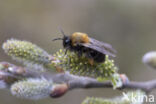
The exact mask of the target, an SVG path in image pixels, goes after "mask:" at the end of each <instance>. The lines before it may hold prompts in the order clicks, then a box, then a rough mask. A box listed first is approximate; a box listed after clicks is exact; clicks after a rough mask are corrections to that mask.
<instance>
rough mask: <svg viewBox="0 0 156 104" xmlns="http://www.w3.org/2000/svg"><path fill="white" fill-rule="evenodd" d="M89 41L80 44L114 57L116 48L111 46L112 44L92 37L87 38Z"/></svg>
mask: <svg viewBox="0 0 156 104" xmlns="http://www.w3.org/2000/svg"><path fill="white" fill-rule="evenodd" d="M89 39H90V43H81V45H82V46H85V47H88V48H91V49H94V50H96V51H98V52H101V53H103V54H107V55H109V56H112V57H115V53H116V50H115V49H113V48H112V46H111V45H110V44H108V43H104V42H101V41H98V40H95V39H93V38H89Z"/></svg>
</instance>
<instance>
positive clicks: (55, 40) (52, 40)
mask: <svg viewBox="0 0 156 104" xmlns="http://www.w3.org/2000/svg"><path fill="white" fill-rule="evenodd" d="M56 40H63V39H62V38H55V39H53V40H52V41H56Z"/></svg>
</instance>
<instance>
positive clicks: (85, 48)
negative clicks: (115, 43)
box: [53, 29, 116, 65]
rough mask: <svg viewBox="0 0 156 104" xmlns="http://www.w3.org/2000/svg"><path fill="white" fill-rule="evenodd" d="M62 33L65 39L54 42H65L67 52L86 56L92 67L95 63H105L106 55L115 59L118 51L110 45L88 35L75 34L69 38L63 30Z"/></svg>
mask: <svg viewBox="0 0 156 104" xmlns="http://www.w3.org/2000/svg"><path fill="white" fill-rule="evenodd" d="M60 31H61V33H62V35H63V38H56V39H53V41H55V40H63V47H64V48H65V49H66V51H67V50H70V51H74V52H76V53H78V55H79V56H82V55H83V54H84V55H85V57H87V58H88V59H89V63H90V64H91V65H93V63H94V61H95V62H97V63H101V62H104V61H105V56H106V55H108V56H112V57H115V53H116V50H115V49H113V48H112V46H111V45H110V44H108V43H104V42H101V41H98V40H96V39H93V38H91V37H88V35H87V34H86V33H81V32H75V33H73V34H72V35H71V36H67V35H65V33H64V32H63V30H62V29H60Z"/></svg>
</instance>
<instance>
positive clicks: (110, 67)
mask: <svg viewBox="0 0 156 104" xmlns="http://www.w3.org/2000/svg"><path fill="white" fill-rule="evenodd" d="M54 57H56V58H57V59H59V60H60V62H59V63H55V62H53V64H54V65H56V66H59V67H62V69H64V70H65V71H68V72H70V73H71V74H74V75H79V76H88V77H93V78H97V79H98V80H99V81H105V80H111V81H112V82H113V85H114V86H116V85H117V83H118V81H119V79H120V77H119V76H116V75H117V74H118V73H117V67H116V66H115V65H114V61H113V60H110V59H109V57H108V56H107V55H106V58H105V61H104V62H103V63H96V62H95V63H94V64H93V65H91V64H90V62H89V61H88V58H86V57H85V56H81V57H79V56H78V55H77V53H75V52H70V51H68V52H67V53H66V54H65V51H64V50H60V51H58V52H57V53H56V54H54Z"/></svg>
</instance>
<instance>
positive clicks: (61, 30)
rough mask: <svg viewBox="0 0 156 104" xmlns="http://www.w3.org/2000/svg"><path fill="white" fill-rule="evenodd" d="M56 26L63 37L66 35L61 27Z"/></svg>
mask: <svg viewBox="0 0 156 104" xmlns="http://www.w3.org/2000/svg"><path fill="white" fill-rule="evenodd" d="M58 28H59V30H60V32H61V33H62V35H63V36H64V37H65V36H66V35H65V33H64V31H63V29H62V28H61V27H58Z"/></svg>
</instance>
